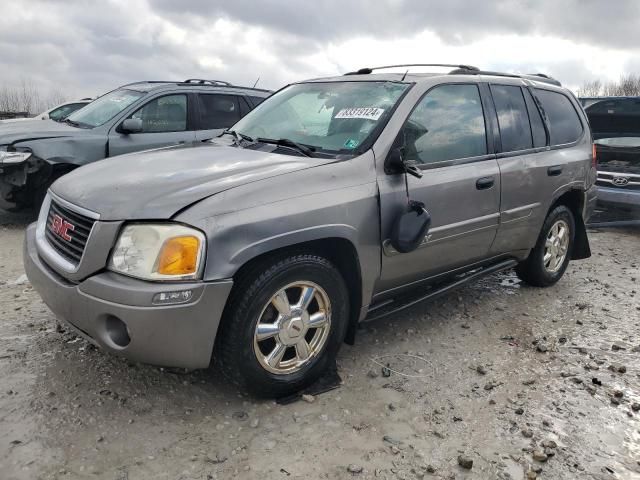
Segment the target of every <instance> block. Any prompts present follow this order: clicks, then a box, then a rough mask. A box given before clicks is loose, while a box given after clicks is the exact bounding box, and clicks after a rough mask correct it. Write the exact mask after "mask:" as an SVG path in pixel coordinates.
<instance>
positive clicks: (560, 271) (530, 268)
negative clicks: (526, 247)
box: [516, 205, 576, 287]
mask: <svg viewBox="0 0 640 480" xmlns="http://www.w3.org/2000/svg"><path fill="white" fill-rule="evenodd" d="M559 221H563V222H564V223H565V224H566V225H567V226H568V227H569V235H568V236H569V244H568V247H567V251H566V255H565V257H564V260H563V261H562V263H561V264H560V266H559V268H557V269H555V270H554V271H550V270H549V269H547V268H546V267H545V260H544V255H545V244H546V241H547V237H548V236H549V232H550V230H551V228H552V227H553V226H554V225H556V223H557V222H559ZM575 236H576V222H575V219H574V217H573V213H572V212H571V210H570V209H569V208H567V207H566V206H564V205H559V206H557V207H555V208H554V209H553V210H552V211H551V212H549V214H548V215H547V218H546V220H545V221H544V224H543V225H542V230H541V231H540V235H539V236H538V240H537V242H536V246H535V247H534V248H533V249H532V250H531V253H529V257H528V258H527V259H526V260H525V261H523V262H521V263H520V264H518V266H517V267H516V274H517V275H518V277H519V278H520V279H521V280H523V281H524V282H526V283H528V284H529V285H533V286H535V287H549V286H551V285H553V284H555V283H556V282H557V281H558V280H560V278H562V275H564V272H565V270H566V269H567V265H569V260H571V256H572V253H573V246H574V242H575Z"/></svg>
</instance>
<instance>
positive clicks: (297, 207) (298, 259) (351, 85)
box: [24, 66, 596, 396]
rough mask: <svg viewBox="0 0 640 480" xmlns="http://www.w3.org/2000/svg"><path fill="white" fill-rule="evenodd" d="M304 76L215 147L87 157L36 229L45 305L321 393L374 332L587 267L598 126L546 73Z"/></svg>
mask: <svg viewBox="0 0 640 480" xmlns="http://www.w3.org/2000/svg"><path fill="white" fill-rule="evenodd" d="M374 70H375V69H362V70H360V71H358V72H355V73H354V74H348V75H345V76H339V77H334V78H324V79H315V80H310V81H306V82H300V83H295V84H292V85H289V86H287V87H285V88H283V89H282V90H280V91H279V92H277V93H275V94H274V95H273V96H272V97H270V98H269V99H268V100H266V101H265V102H263V103H262V104H260V105H259V106H258V107H257V108H256V109H255V110H253V111H252V112H251V113H249V114H248V115H247V116H246V117H244V118H243V119H242V120H240V121H239V122H238V123H236V124H235V126H234V127H233V128H232V129H231V130H228V131H226V132H225V133H224V134H223V135H222V136H220V137H219V138H216V139H214V140H213V141H211V142H207V143H199V144H198V145H196V146H193V147H191V148H185V147H181V148H180V147H172V148H167V149H163V150H157V151H151V152H144V153H139V154H135V155H127V156H121V157H119V158H115V159H113V160H112V161H109V162H97V163H95V164H93V165H89V166H86V167H82V168H80V169H78V170H76V171H74V172H72V173H71V174H69V175H66V176H64V177H63V178H61V179H60V180H58V181H57V182H56V183H55V184H54V185H53V186H52V187H51V189H50V190H49V193H48V195H47V197H46V199H45V201H44V205H43V207H42V209H41V212H40V218H39V220H38V222H37V223H34V224H32V225H30V226H29V227H28V229H27V233H26V241H25V242H26V243H25V253H24V256H25V268H26V272H27V275H28V278H29V279H30V280H31V283H32V284H33V285H34V287H35V288H36V289H37V291H38V292H39V293H40V295H41V296H42V298H43V299H44V301H45V302H46V304H47V305H49V307H50V308H51V310H52V311H53V312H54V313H55V314H57V315H58V316H59V317H60V318H62V319H64V320H66V321H67V322H68V323H69V324H71V325H72V326H73V327H74V328H75V329H76V330H77V332H78V333H79V334H80V335H82V336H83V337H85V338H86V339H88V340H89V341H91V342H93V343H95V344H96V345H98V346H100V347H102V348H104V349H105V350H107V351H110V352H113V353H116V354H120V355H124V356H126V357H128V358H130V359H132V360H136V361H141V362H147V363H152V364H157V365H165V366H174V367H185V368H204V367H207V366H209V365H210V362H211V361H212V360H213V362H214V364H215V365H217V366H218V367H219V368H221V370H222V371H223V372H224V373H225V374H226V376H227V377H228V378H229V379H230V380H231V381H232V382H235V383H236V384H238V385H239V386H240V387H242V388H243V389H247V390H250V391H251V392H253V393H254V394H257V395H262V396H280V395H285V394H290V393H292V392H295V391H298V390H299V389H301V388H304V387H305V386H307V385H309V384H310V383H311V382H314V381H315V380H316V379H318V377H319V376H320V375H322V373H323V371H325V370H326V369H327V368H328V367H330V366H331V365H333V362H334V361H335V358H336V354H337V352H338V349H339V347H340V345H341V344H342V343H343V342H345V341H346V342H347V343H353V341H354V338H355V332H356V327H357V324H358V322H360V321H363V320H365V319H372V318H379V317H381V316H384V315H389V314H393V313H394V312H398V311H400V310H402V309H404V308H406V307H407V306H410V305H414V304H415V303H416V302H418V301H421V300H425V299H427V298H432V297H434V296H435V295H438V294H441V293H443V292H446V291H449V290H450V289H451V288H453V287H456V286H459V285H462V284H464V283H465V282H468V281H471V280H474V279H476V278H478V277H480V276H481V275H486V274H489V273H493V272H497V271H500V270H504V269H509V268H514V267H515V269H516V273H517V274H518V275H519V277H520V278H521V279H523V280H524V281H526V282H528V283H529V284H531V285H535V286H540V287H546V286H550V285H553V284H554V283H555V282H557V281H558V280H559V279H560V277H561V276H562V275H563V273H564V271H565V269H566V268H567V264H568V262H569V260H570V259H581V258H586V257H588V256H589V255H590V250H589V243H588V239H587V234H586V231H585V219H586V218H587V217H588V216H589V214H590V212H591V211H592V209H593V206H594V203H595V201H596V196H595V191H596V190H595V186H594V183H595V179H596V171H595V168H594V165H593V158H592V143H591V136H590V133H589V127H588V124H587V119H586V117H585V116H584V112H583V110H582V108H580V105H579V104H578V103H577V101H576V99H575V98H574V96H573V95H572V94H571V93H570V92H569V91H568V90H566V89H564V88H562V87H560V86H558V85H557V82H556V81H554V80H552V79H549V78H546V77H544V76H535V75H534V76H524V77H523V76H514V75H506V74H499V73H495V72H483V71H480V70H478V69H476V68H473V67H469V66H455V68H454V69H453V70H451V72H450V73H443V74H395V73H386V74H385V73H374Z"/></svg>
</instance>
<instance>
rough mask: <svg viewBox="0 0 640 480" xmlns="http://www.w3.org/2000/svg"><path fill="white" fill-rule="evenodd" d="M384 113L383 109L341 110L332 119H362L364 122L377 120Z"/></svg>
mask: <svg viewBox="0 0 640 480" xmlns="http://www.w3.org/2000/svg"><path fill="white" fill-rule="evenodd" d="M383 113H384V108H375V107H355V108H343V109H342V110H340V111H339V112H338V113H337V114H336V116H335V117H334V118H363V119H365V120H378V119H380V117H381V116H382V114H383Z"/></svg>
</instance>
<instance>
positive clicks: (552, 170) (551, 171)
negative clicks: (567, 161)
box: [547, 165, 562, 177]
mask: <svg viewBox="0 0 640 480" xmlns="http://www.w3.org/2000/svg"><path fill="white" fill-rule="evenodd" d="M561 173H562V167H561V166H560V165H554V166H553V167H549V168H547V175H549V176H550V177H557V176H558V175H560V174H561Z"/></svg>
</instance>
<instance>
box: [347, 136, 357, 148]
mask: <svg viewBox="0 0 640 480" xmlns="http://www.w3.org/2000/svg"><path fill="white" fill-rule="evenodd" d="M344 146H345V148H356V147H357V146H358V141H357V140H354V139H353V138H350V139H349V140H347V141H346V142H344Z"/></svg>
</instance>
